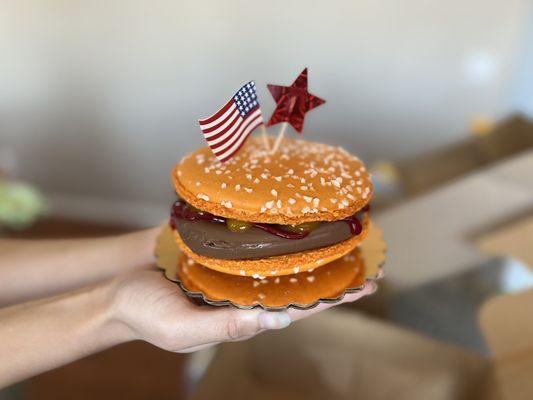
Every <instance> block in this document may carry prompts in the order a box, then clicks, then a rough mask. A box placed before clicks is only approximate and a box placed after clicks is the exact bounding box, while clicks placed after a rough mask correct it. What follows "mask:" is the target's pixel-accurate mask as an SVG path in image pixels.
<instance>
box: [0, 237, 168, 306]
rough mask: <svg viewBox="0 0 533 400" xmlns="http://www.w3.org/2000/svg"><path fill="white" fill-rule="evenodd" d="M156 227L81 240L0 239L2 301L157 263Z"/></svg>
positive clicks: (23, 298)
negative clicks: (155, 256) (155, 250)
mask: <svg viewBox="0 0 533 400" xmlns="http://www.w3.org/2000/svg"><path fill="white" fill-rule="evenodd" d="M158 231H159V228H153V229H148V230H144V231H139V232H135V233H131V234H127V235H122V236H115V237H107V238H96V239H79V240H40V241H25V240H1V241H0V306H2V305H5V304H14V303H16V302H21V301H26V300H29V299H32V298H37V297H43V296H48V295H51V294H56V293H60V292H63V291H67V290H71V289H75V288H79V287H82V286H85V285H89V284H93V283H96V282H100V281H102V280H104V279H108V278H110V277H113V276H115V275H117V274H119V273H122V272H129V271H133V270H136V269H142V268H146V267H147V266H149V265H151V264H152V263H153V249H154V244H155V238H156V236H157V233H158Z"/></svg>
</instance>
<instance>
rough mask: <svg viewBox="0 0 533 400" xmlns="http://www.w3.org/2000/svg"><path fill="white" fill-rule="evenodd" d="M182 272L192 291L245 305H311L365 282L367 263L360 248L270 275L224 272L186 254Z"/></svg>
mask: <svg viewBox="0 0 533 400" xmlns="http://www.w3.org/2000/svg"><path fill="white" fill-rule="evenodd" d="M178 275H179V277H180V280H181V281H182V283H183V285H184V286H185V287H186V288H187V290H189V291H192V292H202V293H203V294H204V295H205V297H206V298H208V299H210V300H230V301H232V302H233V303H235V304H238V305H241V306H252V305H255V304H262V305H263V306H266V307H283V306H286V305H289V304H299V305H309V304H313V303H315V302H316V301H318V300H319V299H323V298H334V297H338V296H340V295H341V294H342V293H344V291H345V290H346V289H347V288H358V287H361V286H362V285H364V283H365V267H364V263H363V262H362V259H361V257H360V255H359V251H358V250H355V251H353V252H352V253H350V254H348V255H347V256H345V257H343V258H340V259H338V260H336V261H334V262H332V263H330V264H328V265H327V266H325V267H323V268H319V269H317V270H315V271H312V272H303V273H298V274H294V275H287V276H281V277H270V278H266V279H254V278H252V277H241V276H235V275H228V274H223V273H220V272H217V271H213V270H211V269H209V268H206V267H204V266H202V265H200V264H197V263H196V262H195V261H194V260H192V259H191V258H189V257H187V256H186V255H182V257H181V258H180V260H179V266H178Z"/></svg>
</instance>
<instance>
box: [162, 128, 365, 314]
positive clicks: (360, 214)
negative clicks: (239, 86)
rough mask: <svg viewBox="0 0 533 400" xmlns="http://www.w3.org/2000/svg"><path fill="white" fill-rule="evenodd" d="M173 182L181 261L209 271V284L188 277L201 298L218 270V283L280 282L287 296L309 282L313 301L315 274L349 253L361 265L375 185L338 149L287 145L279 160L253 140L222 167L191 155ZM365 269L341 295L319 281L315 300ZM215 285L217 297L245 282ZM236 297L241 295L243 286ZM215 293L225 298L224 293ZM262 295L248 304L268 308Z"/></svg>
mask: <svg viewBox="0 0 533 400" xmlns="http://www.w3.org/2000/svg"><path fill="white" fill-rule="evenodd" d="M269 141H270V142H272V140H270V139H269ZM172 179H173V183H174V187H175V190H176V193H177V195H178V196H179V198H178V199H177V200H176V201H175V203H174V204H173V205H172V210H171V218H170V225H171V227H172V229H173V235H174V238H175V241H176V242H177V243H178V245H179V247H180V248H181V250H182V251H183V253H184V254H185V255H186V258H185V259H183V260H182V262H183V263H185V264H184V265H189V266H190V267H191V268H193V269H194V267H195V268H202V269H204V275H202V274H200V273H199V272H198V271H196V273H191V272H190V270H191V268H184V269H182V274H186V276H185V277H183V279H182V281H188V282H189V286H190V287H192V286H194V287H195V288H201V289H202V290H203V291H204V292H209V288H206V285H208V286H209V283H206V282H209V280H208V279H207V280H206V277H205V269H207V270H211V271H218V273H219V274H218V275H217V274H212V276H213V277H214V278H212V280H215V281H217V280H216V277H217V276H221V274H225V275H231V276H234V277H240V278H243V277H244V280H243V281H242V282H243V284H244V282H247V280H249V281H253V280H254V279H255V280H257V281H258V282H261V281H262V282H263V284H267V282H269V281H272V282H275V281H276V279H277V278H279V279H277V281H278V282H279V283H283V284H282V285H279V287H280V289H279V290H280V291H281V292H283V286H284V285H285V286H286V285H287V284H288V286H289V287H291V288H293V289H294V287H293V285H292V284H293V283H295V282H294V280H295V279H296V280H298V279H299V278H302V279H305V282H307V286H308V287H307V288H306V289H305V290H303V291H305V292H307V294H311V295H310V296H307V297H302V296H300V297H301V298H302V299H303V298H306V299H308V300H309V299H311V298H313V295H312V291H310V288H309V286H311V287H312V285H309V284H312V283H314V282H316V281H317V278H318V277H317V276H314V275H313V271H314V270H315V269H317V268H320V269H322V268H332V267H337V269H338V265H339V264H341V262H340V261H339V262H338V263H336V264H335V263H332V262H334V261H335V260H338V259H340V258H342V257H344V256H347V255H348V256H349V255H350V254H351V255H352V258H353V260H354V261H355V260H357V259H358V255H357V249H356V248H357V246H358V245H359V244H360V243H361V242H362V241H363V240H364V239H365V237H366V235H367V232H368V229H369V224H370V219H369V215H368V211H369V202H370V199H371V197H372V193H373V186H372V182H371V180H370V176H369V174H368V172H367V171H366V169H365V167H364V165H363V163H362V162H361V161H360V160H359V159H358V158H357V157H355V156H353V155H351V154H349V153H347V152H346V151H344V150H343V149H341V148H339V147H333V146H329V145H326V144H320V143H313V142H308V141H304V140H294V139H286V140H285V141H284V144H283V147H282V148H280V149H279V150H278V151H276V152H275V153H274V154H272V153H271V152H270V151H268V150H266V149H265V146H264V142H263V140H261V138H257V137H253V138H251V139H249V140H248V141H247V143H246V144H245V145H244V146H243V147H242V149H241V150H240V151H239V152H238V154H236V155H235V156H234V157H233V158H231V159H230V160H229V161H226V162H224V163H222V162H220V161H219V160H217V158H216V157H215V156H214V155H213V153H212V152H211V150H210V149H209V147H205V148H202V149H200V150H198V151H196V152H194V153H192V154H190V155H188V156H186V157H185V158H184V159H183V160H182V161H181V162H180V163H179V164H178V165H176V166H175V168H174V170H173V173H172ZM344 259H348V260H349V259H350V257H347V258H346V257H345V258H344ZM331 263H332V264H331ZM200 266H202V267H200ZM341 269H342V268H341ZM344 269H346V265H345V264H344ZM360 269H361V266H360V263H357V262H356V263H354V266H353V268H352V269H351V273H350V274H351V275H350V274H347V275H346V274H344V275H343V274H337V275H342V276H340V277H339V278H338V280H337V281H338V282H340V286H338V287H337V286H336V285H334V284H332V283H330V284H328V285H321V284H320V282H317V284H316V285H314V286H316V287H318V286H322V287H321V290H319V293H318V292H317V295H318V296H319V297H317V299H318V298H322V297H328V296H333V295H335V294H338V292H339V291H340V290H342V289H345V288H346V287H348V286H349V284H350V283H351V282H352V281H353V280H356V279H357V277H358V276H360V274H361V273H360ZM348 270H349V268H348V269H346V271H348ZM332 271H333V270H332ZM187 272H189V274H187ZM303 273H306V275H305V276H303V275H301V274H303ZM321 275H322V274H321ZM352 275H353V276H352ZM200 276H202V277H203V280H201V281H200V280H199V279H200V278H199V277H200ZM246 278H247V279H246ZM291 278H292V279H291ZM194 279H196V280H197V282H196V283H195V281H194ZM228 279H229V281H228ZM217 282H218V286H217V285H216V284H213V283H211V284H212V286H213V288H214V287H219V288H220V287H225V290H228V282H234V283H236V282H239V280H238V278H237V280H235V278H230V277H225V284H224V285H223V284H222V281H221V280H220V279H219V280H218V281H217ZM302 282H304V281H303V280H302ZM250 285H251V287H252V288H253V287H254V284H253V282H252V283H251V284H250ZM323 286H326V290H324V287H323ZM255 287H257V286H255ZM327 287H329V288H330V289H331V290H329V291H328V290H327ZM265 288H266V286H265ZM234 290H235V291H237V292H239V291H241V289H239V285H237V284H235V285H234ZM285 291H286V290H285ZM212 294H213V295H214V297H217V298H221V297H224V296H221V293H220V291H218V292H217V291H215V290H213V291H212ZM260 294H261V292H258V293H256V295H257V296H258V297H257V298H255V299H250V300H252V301H257V302H260V300H266V302H267V303H268V300H267V299H265V298H264V299H261V297H262V296H259V295H260ZM264 295H265V296H266V294H264ZM227 297H231V294H230V293H229V292H228V296H227ZM233 297H234V298H235V297H236V296H233ZM237 297H238V296H237ZM271 297H273V298H272V299H271V301H270V303H269V304H274V303H275V304H277V305H279V303H280V301H279V299H277V298H278V297H279V296H274V295H272V296H271ZM297 297H298V296H296V297H295V299H296V298H297ZM274 298H276V299H274ZM240 300H241V301H242V300H243V299H240ZM285 300H287V299H286V298H284V299H283V300H282V301H285Z"/></svg>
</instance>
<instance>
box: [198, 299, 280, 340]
mask: <svg viewBox="0 0 533 400" xmlns="http://www.w3.org/2000/svg"><path fill="white" fill-rule="evenodd" d="M290 322H291V319H290V317H289V315H288V314H287V313H286V312H268V311H261V310H238V309H235V308H229V307H227V308H219V309H215V310H213V309H211V310H208V311H207V310H206V311H204V312H201V313H198V317H197V320H196V321H195V322H194V324H196V325H195V326H196V327H197V329H195V339H196V340H195V341H196V343H199V344H206V343H214V342H222V341H224V342H227V341H238V340H245V339H247V338H250V337H252V336H255V335H257V334H258V333H259V332H261V331H262V330H267V329H282V328H285V327H287V326H288V325H289V324H290Z"/></svg>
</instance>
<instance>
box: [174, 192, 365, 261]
mask: <svg viewBox="0 0 533 400" xmlns="http://www.w3.org/2000/svg"><path fill="white" fill-rule="evenodd" d="M368 210H369V207H368V206H367V207H365V208H364V209H363V210H361V211H359V212H358V213H357V214H355V215H352V216H350V217H348V218H346V219H344V220H341V221H333V222H321V223H318V224H317V225H316V227H314V229H310V230H307V231H301V230H294V229H290V230H289V229H287V227H284V226H282V225H275V224H263V223H251V224H249V225H250V226H249V227H248V228H247V229H243V230H242V231H240V232H235V231H232V230H230V229H228V226H227V219H226V218H224V217H220V216H216V215H213V214H210V213H207V212H204V211H200V210H197V209H195V208H193V207H192V206H190V205H189V204H188V203H186V202H185V201H184V200H182V199H178V200H177V201H176V202H175V203H174V204H173V206H172V211H171V218H170V225H171V227H172V228H173V229H176V230H177V231H178V233H179V235H180V237H181V239H182V240H183V242H184V243H185V244H186V245H187V246H188V247H189V248H190V249H191V250H192V251H194V252H195V253H196V254H199V255H202V256H206V257H212V258H219V259H227V260H243V259H260V258H266V257H273V256H279V255H283V254H291V253H298V252H302V251H306V250H313V249H318V248H321V247H327V246H331V245H334V244H337V243H340V242H342V241H344V240H347V239H349V238H351V237H353V236H356V235H359V234H360V233H361V231H362V224H361V221H362V220H363V218H364V213H365V212H367V211H368Z"/></svg>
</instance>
